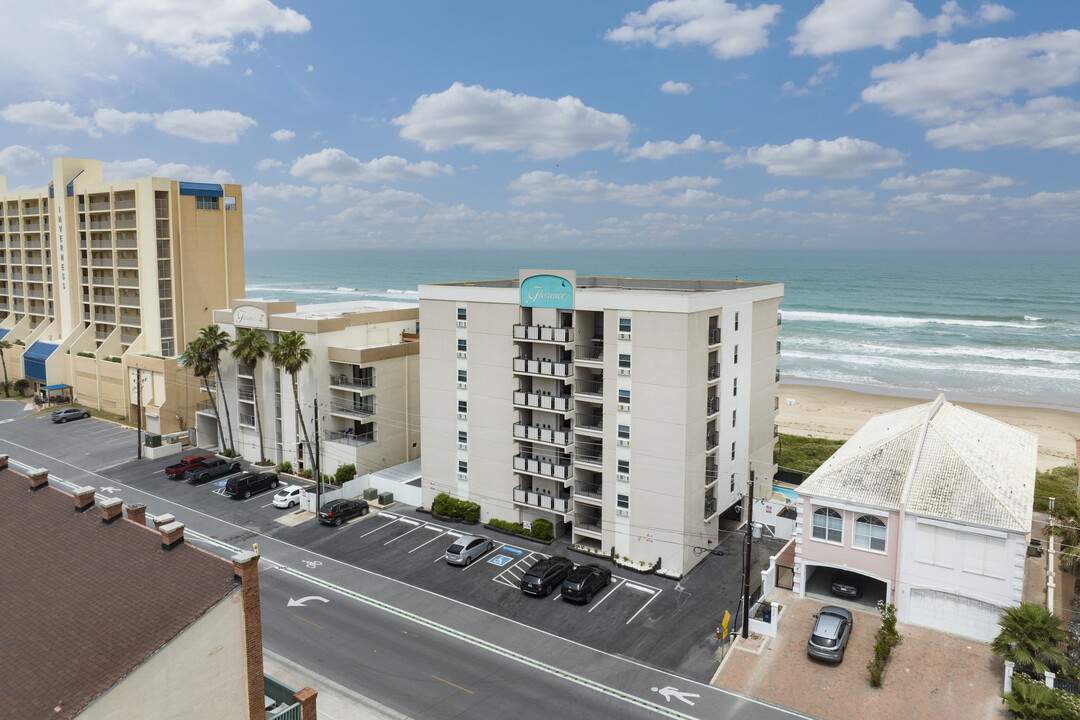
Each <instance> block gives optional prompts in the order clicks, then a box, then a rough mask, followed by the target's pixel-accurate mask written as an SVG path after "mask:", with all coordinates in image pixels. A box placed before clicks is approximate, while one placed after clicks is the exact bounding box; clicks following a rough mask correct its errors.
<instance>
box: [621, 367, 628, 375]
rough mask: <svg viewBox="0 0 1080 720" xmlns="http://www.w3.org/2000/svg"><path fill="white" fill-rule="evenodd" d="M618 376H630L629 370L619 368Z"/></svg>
mask: <svg viewBox="0 0 1080 720" xmlns="http://www.w3.org/2000/svg"><path fill="white" fill-rule="evenodd" d="M619 374H620V375H629V374H630V368H619Z"/></svg>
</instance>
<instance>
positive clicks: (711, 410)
mask: <svg viewBox="0 0 1080 720" xmlns="http://www.w3.org/2000/svg"><path fill="white" fill-rule="evenodd" d="M718 412H720V398H718V397H716V396H715V395H712V396H710V397H708V398H706V402H705V414H706V415H713V414H715V413H718Z"/></svg>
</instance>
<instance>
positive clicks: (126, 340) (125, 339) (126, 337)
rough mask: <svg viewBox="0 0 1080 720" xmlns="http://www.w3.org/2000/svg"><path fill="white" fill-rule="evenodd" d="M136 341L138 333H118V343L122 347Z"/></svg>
mask: <svg viewBox="0 0 1080 720" xmlns="http://www.w3.org/2000/svg"><path fill="white" fill-rule="evenodd" d="M138 339H139V333H134V334H131V333H125V332H122V333H120V343H121V344H122V345H130V344H132V343H133V342H135V341H136V340H138Z"/></svg>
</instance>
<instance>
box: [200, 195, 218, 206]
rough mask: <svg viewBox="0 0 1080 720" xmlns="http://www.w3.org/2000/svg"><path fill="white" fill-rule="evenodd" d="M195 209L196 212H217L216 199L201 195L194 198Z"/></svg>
mask: <svg viewBox="0 0 1080 720" xmlns="http://www.w3.org/2000/svg"><path fill="white" fill-rule="evenodd" d="M195 209H196V210H217V209H218V199H217V198H216V197H203V196H202V195H196V196H195Z"/></svg>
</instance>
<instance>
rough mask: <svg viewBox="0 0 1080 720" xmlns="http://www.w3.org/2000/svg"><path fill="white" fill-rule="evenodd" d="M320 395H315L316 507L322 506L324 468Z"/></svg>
mask: <svg viewBox="0 0 1080 720" xmlns="http://www.w3.org/2000/svg"><path fill="white" fill-rule="evenodd" d="M319 445H320V443H319V396H318V395H316V396H315V452H314V453H312V454H313V455H314V456H315V507H316V509H318V508H321V507H322V468H320V467H319V459H320V458H319V455H320V452H319Z"/></svg>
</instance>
